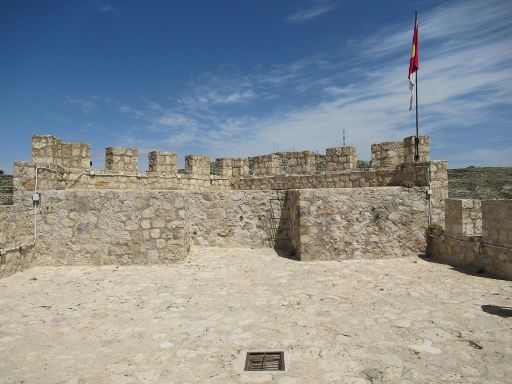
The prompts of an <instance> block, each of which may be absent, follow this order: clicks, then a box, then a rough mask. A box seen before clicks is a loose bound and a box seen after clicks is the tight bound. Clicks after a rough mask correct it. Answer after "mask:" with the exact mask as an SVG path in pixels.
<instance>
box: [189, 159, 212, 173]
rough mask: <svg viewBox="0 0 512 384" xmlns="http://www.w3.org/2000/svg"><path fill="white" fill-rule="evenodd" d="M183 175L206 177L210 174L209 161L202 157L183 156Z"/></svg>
mask: <svg viewBox="0 0 512 384" xmlns="http://www.w3.org/2000/svg"><path fill="white" fill-rule="evenodd" d="M185 173H186V174H188V175H197V176H208V175H209V174H210V159H209V157H208V156H203V155H187V156H185Z"/></svg>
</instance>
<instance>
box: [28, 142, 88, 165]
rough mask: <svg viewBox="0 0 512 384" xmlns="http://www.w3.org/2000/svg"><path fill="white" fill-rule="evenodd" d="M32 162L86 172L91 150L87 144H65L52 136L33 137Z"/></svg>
mask: <svg viewBox="0 0 512 384" xmlns="http://www.w3.org/2000/svg"><path fill="white" fill-rule="evenodd" d="M32 161H33V162H35V163H38V164H52V165H57V166H61V167H64V168H69V169H74V170H87V169H89V167H90V161H91V149H90V146H89V144H84V143H65V142H62V141H61V140H60V139H58V138H56V137H54V136H50V135H34V136H32Z"/></svg>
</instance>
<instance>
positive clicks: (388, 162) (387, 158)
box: [371, 141, 404, 168]
mask: <svg viewBox="0 0 512 384" xmlns="http://www.w3.org/2000/svg"><path fill="white" fill-rule="evenodd" d="M371 151H372V167H373V168H394V167H396V166H397V165H400V164H403V162H404V149H403V143H402V142H401V141H387V142H384V143H379V144H372V146H371Z"/></svg>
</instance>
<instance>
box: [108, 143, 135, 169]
mask: <svg viewBox="0 0 512 384" xmlns="http://www.w3.org/2000/svg"><path fill="white" fill-rule="evenodd" d="M137 163H138V157H137V149H136V148H124V147H108V148H106V149H105V169H106V170H107V171H110V172H121V173H127V174H132V175H133V174H136V173H137Z"/></svg>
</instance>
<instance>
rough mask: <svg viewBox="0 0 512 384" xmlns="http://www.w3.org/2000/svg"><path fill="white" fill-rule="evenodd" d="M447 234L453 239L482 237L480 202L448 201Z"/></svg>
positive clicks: (446, 211)
mask: <svg viewBox="0 0 512 384" xmlns="http://www.w3.org/2000/svg"><path fill="white" fill-rule="evenodd" d="M444 222H445V225H444V230H445V232H446V233H448V234H450V236H453V237H460V236H481V235H482V205H481V202H480V200H471V199H446V201H445V219H444Z"/></svg>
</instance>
